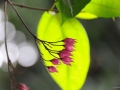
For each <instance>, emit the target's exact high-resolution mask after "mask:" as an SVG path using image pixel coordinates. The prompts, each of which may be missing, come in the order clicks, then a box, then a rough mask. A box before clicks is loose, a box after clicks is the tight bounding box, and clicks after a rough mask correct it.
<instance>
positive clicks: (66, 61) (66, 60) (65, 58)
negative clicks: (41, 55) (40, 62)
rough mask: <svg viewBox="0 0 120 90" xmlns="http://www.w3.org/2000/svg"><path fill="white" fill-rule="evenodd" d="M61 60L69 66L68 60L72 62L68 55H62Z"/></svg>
mask: <svg viewBox="0 0 120 90" xmlns="http://www.w3.org/2000/svg"><path fill="white" fill-rule="evenodd" d="M62 62H63V63H64V64H66V65H70V66H71V64H70V62H73V60H72V59H71V58H70V57H64V58H63V59H62Z"/></svg>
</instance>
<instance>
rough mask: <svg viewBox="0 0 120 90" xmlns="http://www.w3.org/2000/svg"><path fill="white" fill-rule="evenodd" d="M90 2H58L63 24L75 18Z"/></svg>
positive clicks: (84, 0)
mask: <svg viewBox="0 0 120 90" xmlns="http://www.w3.org/2000/svg"><path fill="white" fill-rule="evenodd" d="M89 2H90V0H58V1H57V3H56V5H57V8H58V10H59V11H60V13H61V17H62V22H64V21H65V20H67V19H69V18H73V17H75V16H76V15H77V14H78V13H79V12H80V11H81V10H82V9H83V8H84V7H85V6H86V5H87V4H88V3H89Z"/></svg>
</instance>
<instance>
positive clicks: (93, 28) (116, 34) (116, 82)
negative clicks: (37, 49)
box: [0, 0, 120, 90]
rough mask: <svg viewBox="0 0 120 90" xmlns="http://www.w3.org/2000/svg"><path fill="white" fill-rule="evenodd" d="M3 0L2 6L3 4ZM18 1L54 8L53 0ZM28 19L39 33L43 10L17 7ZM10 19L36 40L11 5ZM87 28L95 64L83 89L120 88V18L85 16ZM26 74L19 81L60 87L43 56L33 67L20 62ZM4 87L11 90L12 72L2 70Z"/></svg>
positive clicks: (37, 88) (37, 87)
mask: <svg viewBox="0 0 120 90" xmlns="http://www.w3.org/2000/svg"><path fill="white" fill-rule="evenodd" d="M2 1H3V0H0V3H1V4H0V8H1V9H2V8H3V4H2ZM11 1H13V2H15V3H18V4H25V5H28V6H32V7H39V8H50V6H51V5H52V3H53V0H11ZM17 10H18V11H19V13H20V15H21V16H22V18H23V19H24V21H25V23H26V24H27V25H28V26H29V28H30V30H31V32H32V33H34V34H36V28H37V24H38V21H39V19H40V17H41V14H42V13H43V11H35V10H29V9H25V8H20V7H17ZM8 20H9V21H10V22H12V23H13V24H14V25H15V27H16V29H17V30H21V31H22V32H24V33H25V35H26V37H27V40H29V41H31V42H33V43H34V41H33V38H32V37H31V35H30V34H29V33H28V32H27V31H26V29H25V27H24V26H23V25H22V23H21V22H20V20H19V18H18V17H17V15H16V14H15V12H14V10H12V8H11V7H10V6H8ZM80 22H81V23H82V24H83V26H84V28H85V29H86V31H87V34H88V37H89V40H90V48H91V65H90V69H89V73H88V77H87V79H86V82H85V84H84V86H83V88H82V89H81V90H119V89H120V79H119V77H120V64H119V63H120V19H119V18H116V19H115V21H113V19H105V18H98V19H94V20H82V19H80ZM18 68H19V69H20V70H22V72H23V73H22V74H20V75H16V78H17V80H18V81H19V82H23V83H26V84H27V86H29V87H30V88H31V90H60V88H59V87H58V86H57V84H56V83H55V82H54V81H53V80H52V78H51V77H50V76H49V74H48V73H47V71H46V69H45V67H44V66H43V65H42V63H41V62H40V60H39V61H38V62H37V63H36V64H35V65H34V66H32V67H29V68H24V67H22V66H20V65H18ZM0 90H10V83H9V77H8V73H7V72H4V71H2V70H0Z"/></svg>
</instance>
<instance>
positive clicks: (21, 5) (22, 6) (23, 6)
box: [12, 3, 58, 12]
mask: <svg viewBox="0 0 120 90" xmlns="http://www.w3.org/2000/svg"><path fill="white" fill-rule="evenodd" d="M12 5H14V6H19V7H21V8H27V9H33V10H40V11H49V10H51V9H45V8H34V7H29V6H26V5H23V4H16V3H12ZM51 11H55V12H58V10H56V9H52V10H51Z"/></svg>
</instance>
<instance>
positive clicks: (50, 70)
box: [47, 66, 58, 73]
mask: <svg viewBox="0 0 120 90" xmlns="http://www.w3.org/2000/svg"><path fill="white" fill-rule="evenodd" d="M47 68H48V71H49V72H51V73H54V72H58V71H57V69H56V68H55V67H54V66H48V67H47Z"/></svg>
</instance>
